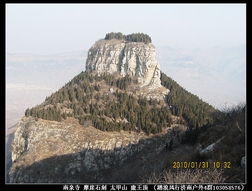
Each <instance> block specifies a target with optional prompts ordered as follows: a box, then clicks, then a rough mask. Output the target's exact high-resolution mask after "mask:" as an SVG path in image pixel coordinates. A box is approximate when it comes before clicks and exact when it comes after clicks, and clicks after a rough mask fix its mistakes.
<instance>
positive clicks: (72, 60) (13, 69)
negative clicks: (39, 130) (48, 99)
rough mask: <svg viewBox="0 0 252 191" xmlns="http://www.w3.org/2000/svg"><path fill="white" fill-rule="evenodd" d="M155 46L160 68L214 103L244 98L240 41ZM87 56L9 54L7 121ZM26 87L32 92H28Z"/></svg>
mask: <svg viewBox="0 0 252 191" xmlns="http://www.w3.org/2000/svg"><path fill="white" fill-rule="evenodd" d="M156 48H157V57H158V61H159V63H160V67H161V70H163V71H164V72H165V73H167V74H168V75H169V76H171V77H172V78H173V79H174V80H176V81H177V82H179V83H180V84H181V85H182V86H183V87H186V89H187V90H189V91H190V92H192V93H194V94H196V95H198V96H199V97H200V98H202V99H203V100H205V101H207V102H208V103H210V104H212V105H214V106H215V107H216V108H222V107H224V106H225V105H226V106H229V105H234V104H237V103H239V102H242V101H243V102H245V99H246V97H245V96H246V60H245V58H246V52H245V46H244V45H243V46H242V45H240V46H233V47H212V48H208V49H206V48H205V49H197V50H196V49H194V50H186V49H182V48H174V47H168V46H167V47H156ZM86 56H87V51H73V52H66V53H59V54H53V55H30V54H11V53H8V54H7V64H6V72H7V77H6V82H7V86H6V87H7V94H8V96H7V102H8V103H7V104H8V105H7V118H8V120H7V121H8V124H9V125H11V124H13V123H9V121H10V120H12V119H13V117H10V116H14V118H15V119H16V118H18V117H21V116H22V115H23V112H24V109H25V108H27V107H29V106H32V105H35V104H38V103H40V102H41V101H42V100H43V99H44V97H45V96H46V95H47V96H49V95H50V94H51V93H52V92H53V91H55V90H57V89H58V88H60V87H62V86H63V85H64V83H65V82H66V81H68V80H70V79H72V77H74V76H75V75H76V74H78V73H79V72H81V71H83V70H84V69H85V58H86ZM24 90H25V91H24ZM29 91H32V92H33V93H32V94H29ZM24 92H27V93H24ZM36 92H38V93H36ZM17 95H19V96H17ZM21 95H25V96H21ZM29 96H31V97H29ZM26 99H27V100H26ZM8 116H9V117H8Z"/></svg>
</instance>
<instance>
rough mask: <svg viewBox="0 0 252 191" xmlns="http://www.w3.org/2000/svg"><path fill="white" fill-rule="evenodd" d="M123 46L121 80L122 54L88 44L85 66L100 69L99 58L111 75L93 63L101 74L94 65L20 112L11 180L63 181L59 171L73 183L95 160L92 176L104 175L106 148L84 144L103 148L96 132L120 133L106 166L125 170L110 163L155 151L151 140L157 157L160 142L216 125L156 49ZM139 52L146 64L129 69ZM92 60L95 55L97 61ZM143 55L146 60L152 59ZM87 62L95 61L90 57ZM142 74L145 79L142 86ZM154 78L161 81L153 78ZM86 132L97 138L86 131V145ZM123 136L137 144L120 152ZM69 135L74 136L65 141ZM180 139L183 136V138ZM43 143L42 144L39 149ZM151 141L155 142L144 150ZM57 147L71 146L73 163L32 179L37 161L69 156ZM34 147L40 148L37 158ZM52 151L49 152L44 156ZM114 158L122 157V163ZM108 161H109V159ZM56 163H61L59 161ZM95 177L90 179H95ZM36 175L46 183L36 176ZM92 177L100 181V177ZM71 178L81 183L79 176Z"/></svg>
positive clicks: (210, 109)
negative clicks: (162, 68)
mask: <svg viewBox="0 0 252 191" xmlns="http://www.w3.org/2000/svg"><path fill="white" fill-rule="evenodd" d="M110 41H113V43H115V44H116V45H118V41H117V40H114V39H112V40H106V43H105V44H109V42H110ZM121 42H122V41H120V44H121ZM120 44H119V46H120ZM128 44H129V45H130V48H129V49H128V53H129V55H131V56H129V57H125V58H126V59H125V60H126V61H125V64H126V63H128V65H127V64H126V66H127V67H125V71H127V72H126V73H125V74H123V75H122V74H121V73H120V70H119V71H118V70H117V67H116V66H117V65H120V64H121V63H122V62H121V61H119V60H120V59H119V60H118V58H119V57H120V56H119V55H120V53H121V49H120V50H119V51H118V52H117V53H115V52H114V53H113V51H114V48H112V49H111V44H109V45H108V46H109V47H110V48H108V49H104V50H102V51H101V50H100V49H99V47H96V46H95V49H92V47H91V52H92V51H93V53H91V54H90V53H88V58H87V63H88V64H86V67H87V68H90V67H91V68H92V65H96V64H97V63H98V64H97V65H100V64H102V63H101V62H100V60H104V63H106V64H104V63H103V64H104V65H108V66H109V65H111V64H112V65H113V66H112V68H114V70H112V72H108V71H109V70H110V68H111V67H110V66H109V67H101V68H99V67H100V66H98V67H97V68H98V70H99V71H100V72H98V73H96V72H94V71H96V67H94V68H93V69H94V70H93V69H90V70H89V69H88V71H85V72H81V73H80V74H79V75H77V76H76V77H74V78H73V79H72V80H71V81H70V82H68V83H66V85H65V86H63V87H62V88H60V89H59V90H58V91H56V92H55V93H53V94H52V95H51V96H49V97H47V98H46V99H45V101H44V102H42V103H41V104H39V105H37V106H35V107H33V108H28V109H27V110H26V111H25V117H24V118H23V119H22V120H21V121H20V123H19V124H18V125H17V129H16V131H15V134H14V141H13V144H12V160H13V165H12V168H11V171H10V181H11V182H51V181H52V182H55V181H56V182H58V181H60V179H59V178H60V177H58V178H55V177H54V176H55V175H56V174H57V176H58V173H59V172H61V173H63V175H62V176H64V177H65V176H67V175H68V174H69V173H70V174H69V176H71V178H69V179H68V180H74V179H72V178H74V175H76V174H78V173H80V171H81V170H83V171H84V172H87V173H91V174H92V173H93V172H92V170H90V168H88V166H89V165H90V164H93V162H95V163H96V169H97V172H99V170H101V171H102V169H103V168H102V166H103V165H104V164H105V163H106V162H105V163H104V161H103V162H102V161H99V160H98V161H97V160H96V159H97V158H100V157H102V156H103V151H102V150H101V151H100V150H98V151H97V150H96V147H87V145H90V144H91V145H96V144H99V145H100V146H101V147H102V144H100V143H98V142H99V141H98V142H97V137H96V135H98V134H103V133H105V134H107V135H108V136H109V135H111V136H112V135H113V134H117V135H118V136H120V137H121V138H120V139H121V140H119V139H118V140H116V141H115V144H113V146H111V147H110V148H109V153H111V155H110V154H109V156H110V157H109V158H107V159H106V160H108V161H107V164H109V165H108V166H107V167H106V168H108V169H110V168H114V167H116V166H120V165H123V163H113V160H115V159H116V161H120V160H121V161H122V162H123V161H127V160H130V158H131V157H130V156H133V155H135V154H137V153H139V152H141V151H142V149H146V148H148V147H150V148H154V146H153V144H154V143H155V141H156V144H157V148H158V149H157V150H155V152H154V154H153V156H151V157H154V155H155V153H156V154H158V153H160V152H163V151H164V149H165V144H167V142H169V141H171V140H172V142H173V144H174V146H176V145H179V144H181V142H183V141H184V142H185V141H189V142H190V141H191V139H192V138H193V137H190V134H189V136H188V133H187V132H192V131H193V130H195V129H198V128H200V127H202V126H209V125H210V124H211V123H212V122H213V121H212V114H213V113H214V112H215V111H216V110H215V109H214V108H213V107H212V106H210V105H209V104H207V103H205V102H203V101H202V100H200V99H199V98H198V97H197V96H195V95H193V94H191V93H189V92H188V91H186V90H185V89H184V88H182V87H181V86H179V85H178V84H177V83H176V82H175V81H173V80H172V79H170V78H169V77H168V76H166V75H165V74H164V73H162V72H161V71H160V69H159V65H158V62H157V60H156V58H155V50H153V49H152V48H151V51H150V52H149V53H148V51H149V50H147V51H146V49H145V48H143V49H142V48H140V51H139V52H137V51H135V50H134V46H135V48H136V49H137V48H138V47H139V46H143V47H149V46H152V45H150V43H149V44H145V43H144V42H128ZM133 45H134V46H133ZM102 46H103V45H102ZM93 48H94V47H93ZM97 48H98V49H99V50H97ZM124 51H125V50H124ZM111 52H112V53H113V54H116V55H117V56H115V58H116V59H108V58H109V57H110V54H111ZM128 53H127V52H124V53H123V54H125V55H126V54H128ZM147 53H148V54H147ZM138 54H141V56H142V57H143V60H145V61H146V62H145V61H143V62H139V63H138V65H139V66H138V68H139V67H142V70H139V71H137V70H138V68H137V67H133V70H130V69H129V68H132V67H131V66H132V65H133V66H136V65H137V63H136V62H137V59H136V58H139V57H141V56H139V55H138ZM96 55H98V56H97V57H96ZM132 55H133V56H132ZM148 55H151V56H150V57H151V58H150V57H148ZM90 57H95V59H92V58H90ZM112 58H113V57H112ZM127 59H128V61H127ZM131 59H132V60H133V61H132V60H131ZM106 60H107V61H106ZM129 60H131V61H129ZM156 68H158V70H157V69H156ZM134 70H135V72H134ZM140 71H142V72H140ZM118 72H119V73H118ZM128 72H129V73H128ZM146 76H150V77H149V78H147V81H144V80H145V77H146ZM157 78H158V80H156V79H157ZM153 79H154V80H156V83H154V85H153V83H151V82H152V80H153ZM69 121H70V122H71V123H69ZM90 128H91V129H93V130H91V129H90ZM91 132H96V133H93V134H92V135H91V134H90V136H91V137H92V138H91V139H90V141H89V143H87V139H88V138H87V139H86V140H83V139H82V138H81V137H86V136H87V135H88V133H91ZM171 132H173V133H174V132H176V133H175V134H176V136H175V137H174V138H171V136H170V135H171ZM71 134H72V135H71ZM126 134H127V135H128V136H130V137H132V140H131V142H136V147H127V146H125V145H123V144H120V150H119V151H118V150H117V146H116V145H117V142H125V141H126V142H127V136H122V135H126ZM67 135H69V136H70V135H71V136H70V137H71V138H69V139H70V140H68V138H67ZM133 135H134V136H133ZM159 135H161V137H160V139H158V140H156V139H152V137H155V136H159ZM184 135H187V136H186V137H185V138H186V139H185V138H184ZM74 138H75V139H76V140H75V141H74V143H73V144H69V145H68V142H69V141H71V139H74ZM140 139H142V141H143V142H142V143H139V141H140ZM148 139H150V142H148ZM154 140H155V141H154ZM41 141H42V142H43V143H44V145H41V144H38V143H39V142H41ZM128 142H129V141H128ZM118 144H119V143H118ZM149 144H152V145H151V146H148V145H149ZM62 145H65V146H66V147H69V150H70V151H71V153H73V155H71V156H69V157H70V158H68V157H66V158H68V160H70V161H75V162H70V163H69V164H68V165H67V164H66V163H67V161H66V162H64V164H63V163H59V164H57V163H55V165H56V166H55V167H54V168H53V169H52V170H51V171H50V173H52V174H50V176H49V177H47V174H44V173H45V172H44V171H43V172H42V171H41V170H39V172H37V176H38V177H37V179H36V178H35V177H36V176H35V174H36V170H35V169H34V168H35V167H36V168H38V166H40V165H41V164H45V165H46V166H48V164H47V163H44V162H42V163H40V162H38V163H37V159H39V161H40V160H42V161H50V162H53V161H56V162H57V155H60V156H61V155H62V156H63V155H66V154H67V153H66V152H62V153H61V152H57V150H60V149H61V148H62V147H61V146H62ZM40 147H41V148H42V147H43V148H46V149H45V150H44V151H43V149H42V150H40ZM77 147H78V149H77V150H78V151H77V150H76V148H77ZM87 148H88V149H87ZM136 148H137V149H136ZM36 150H40V151H39V152H38V153H36V152H35V151H36ZM146 150H147V149H146ZM51 151H52V152H53V154H50V155H48V154H49V153H50V152H51ZM82 151H83V152H82ZM75 152H80V154H76V155H75V154H74V153H75ZM118 153H124V154H123V157H124V159H123V160H122V158H121V155H120V154H118ZM129 153H131V154H129ZM35 155H36V156H35ZM54 155H56V157H55V156H54ZM43 156H44V158H43ZM106 157H108V156H107V155H106V156H105V158H106ZM118 157H119V158H118ZM47 158H48V160H47ZM60 158H61V157H60ZM59 160H60V161H61V159H59ZM28 161H29V162H28ZM22 165H23V166H22ZM66 165H67V166H69V165H70V166H69V169H72V170H69V169H68V168H67V167H64V166H66ZM91 166H92V165H91ZM42 168H43V165H42V166H40V167H39V169H42ZM67 169H68V170H67ZM97 172H95V174H92V175H93V176H97ZM41 173H42V174H41ZM20 174H22V176H21V175H20ZM41 176H42V177H43V179H40V178H39V177H41ZM34 178H35V179H34ZM66 179H67V178H66V177H65V178H63V177H62V180H66ZM94 179H95V180H97V181H102V180H103V179H102V177H98V178H94ZM83 180H85V178H83ZM76 181H80V180H79V179H78V180H77V179H76Z"/></svg>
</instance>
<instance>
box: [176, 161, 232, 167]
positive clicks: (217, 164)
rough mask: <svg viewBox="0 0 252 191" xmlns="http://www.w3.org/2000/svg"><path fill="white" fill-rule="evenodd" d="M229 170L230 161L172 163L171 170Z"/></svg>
mask: <svg viewBox="0 0 252 191" xmlns="http://www.w3.org/2000/svg"><path fill="white" fill-rule="evenodd" d="M211 167H212V168H231V162H230V161H224V162H219V161H217V162H208V161H206V162H202V161H200V162H192V161H173V162H172V168H201V169H205V168H211Z"/></svg>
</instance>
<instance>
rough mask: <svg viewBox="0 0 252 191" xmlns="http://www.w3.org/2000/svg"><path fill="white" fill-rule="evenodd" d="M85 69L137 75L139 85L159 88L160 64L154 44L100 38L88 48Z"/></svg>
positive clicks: (100, 72) (99, 72)
mask: <svg viewBox="0 0 252 191" xmlns="http://www.w3.org/2000/svg"><path fill="white" fill-rule="evenodd" d="M86 71H88V72H96V73H98V74H102V73H110V74H112V73H116V72H117V73H119V74H120V75H122V76H125V75H129V76H132V77H136V78H137V79H138V82H139V84H140V85H141V86H149V87H152V88H158V87H161V81H160V67H159V64H158V62H157V59H156V51H155V47H154V46H153V44H151V43H149V44H145V43H143V42H126V41H122V40H116V39H112V40H99V41H97V42H96V43H95V44H94V45H93V46H92V47H91V48H90V49H89V51H88V57H87V61H86Z"/></svg>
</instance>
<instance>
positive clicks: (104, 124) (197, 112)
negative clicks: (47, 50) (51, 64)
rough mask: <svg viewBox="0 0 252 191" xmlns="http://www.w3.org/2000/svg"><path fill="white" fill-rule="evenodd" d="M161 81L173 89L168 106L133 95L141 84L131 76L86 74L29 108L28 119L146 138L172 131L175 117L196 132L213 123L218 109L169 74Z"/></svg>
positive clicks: (167, 99) (168, 98)
mask: <svg viewBox="0 0 252 191" xmlns="http://www.w3.org/2000/svg"><path fill="white" fill-rule="evenodd" d="M161 80H162V84H163V85H164V86H165V87H167V88H168V89H170V93H169V95H168V96H167V98H166V101H167V103H168V104H165V103H164V102H162V103H161V102H160V101H157V100H152V99H151V100H147V99H146V98H139V97H136V96H134V95H131V94H129V92H127V89H128V87H129V86H130V85H132V84H134V83H137V82H136V81H135V80H133V79H131V78H130V77H128V76H125V77H120V78H118V77H115V76H114V75H107V74H106V75H105V74H104V75H101V76H97V75H91V74H90V73H87V72H82V73H80V74H79V75H78V76H76V77H75V78H74V79H73V80H71V81H70V82H69V83H67V84H66V85H65V86H64V87H62V88H61V89H60V90H58V91H57V92H55V93H54V94H52V95H51V96H50V97H48V98H46V100H45V102H44V103H42V104H41V105H38V106H36V107H33V108H31V109H29V108H28V109H27V110H26V112H25V115H26V116H34V117H37V118H42V119H47V120H55V121H61V120H63V119H66V118H67V117H74V118H77V119H78V120H79V123H80V124H82V125H84V124H85V123H88V122H89V123H92V124H93V126H94V127H96V128H98V129H100V130H103V131H119V130H128V131H137V132H140V131H144V132H145V133H146V134H150V133H153V134H155V133H159V132H161V131H162V129H163V128H166V127H169V126H170V125H171V122H172V119H171V116H172V114H173V115H177V116H180V117H183V118H184V119H185V120H186V122H187V123H188V124H189V125H190V127H192V128H194V127H195V128H197V127H200V126H203V125H206V124H208V123H210V122H211V120H212V119H211V117H210V114H211V112H213V111H214V108H212V107H211V106H210V105H208V104H207V103H204V102H203V101H201V100H199V99H198V97H196V96H194V95H192V94H190V93H189V92H187V91H186V90H184V89H183V88H182V87H180V86H179V85H178V84H177V83H176V82H175V81H173V80H171V79H170V78H169V77H167V76H166V75H165V74H162V76H161ZM182 123H183V122H182Z"/></svg>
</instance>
